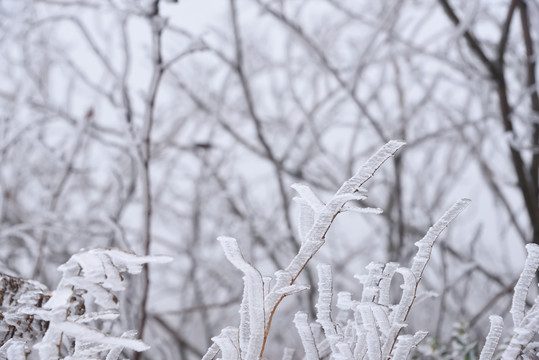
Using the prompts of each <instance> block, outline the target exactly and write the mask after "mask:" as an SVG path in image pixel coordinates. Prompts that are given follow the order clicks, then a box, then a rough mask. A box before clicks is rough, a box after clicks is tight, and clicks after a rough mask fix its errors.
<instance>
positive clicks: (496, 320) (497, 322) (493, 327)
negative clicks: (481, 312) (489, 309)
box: [479, 315, 503, 360]
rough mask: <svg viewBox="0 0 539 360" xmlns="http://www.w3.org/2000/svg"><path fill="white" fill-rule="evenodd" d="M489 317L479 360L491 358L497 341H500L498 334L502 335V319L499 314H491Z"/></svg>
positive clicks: (490, 359) (489, 359)
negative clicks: (486, 333)
mask: <svg viewBox="0 0 539 360" xmlns="http://www.w3.org/2000/svg"><path fill="white" fill-rule="evenodd" d="M489 319H490V331H489V332H488V335H487V340H486V342H485V346H483V350H481V355H480V356H479V360H492V357H493V356H494V351H496V347H497V346H498V342H499V341H500V336H502V331H503V319H502V318H501V316H498V315H491V316H490V317H489Z"/></svg>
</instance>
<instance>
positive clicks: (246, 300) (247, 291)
mask: <svg viewBox="0 0 539 360" xmlns="http://www.w3.org/2000/svg"><path fill="white" fill-rule="evenodd" d="M401 146H403V143H402V142H398V141H390V142H389V143H387V144H386V145H385V146H384V147H382V148H381V149H380V150H379V151H378V152H377V153H376V154H375V155H373V156H372V157H371V158H370V159H369V160H368V161H367V162H366V163H365V165H363V167H362V168H361V169H360V170H359V171H358V172H357V173H356V174H355V175H354V176H353V177H352V178H351V179H349V180H348V181H347V182H345V183H344V185H343V186H342V187H341V188H340V189H339V190H338V191H337V193H336V194H335V196H334V197H333V198H332V199H331V200H330V201H329V202H328V203H327V204H324V203H323V202H322V201H321V200H320V199H319V198H318V197H317V196H316V195H315V194H314V193H313V192H312V191H311V190H310V188H309V187H307V186H305V185H297V184H296V185H293V188H294V189H295V190H296V191H297V192H298V194H299V198H297V201H298V202H299V204H300V206H301V215H300V229H299V232H300V236H301V238H302V245H301V248H300V250H299V253H298V254H297V255H296V257H294V259H293V260H292V261H291V262H290V264H289V265H288V266H287V267H286V268H285V269H282V270H279V271H277V272H276V273H275V274H274V276H273V277H265V276H263V275H262V274H261V273H260V272H259V271H258V270H257V269H256V268H255V267H253V266H252V265H251V264H250V263H249V262H247V261H246V260H245V259H244V257H243V255H242V253H241V250H240V249H239V246H238V243H237V241H236V240H235V239H233V238H229V237H221V238H219V241H220V242H221V245H222V246H223V249H224V252H225V255H226V257H227V258H228V260H229V261H230V262H231V263H232V264H233V265H234V266H235V267H236V268H238V269H239V270H241V271H242V272H243V274H244V277H243V279H244V296H243V300H242V303H241V306H240V311H239V312H240V325H239V327H238V328H236V327H226V328H224V329H223V330H222V331H221V333H220V334H219V335H218V336H216V337H214V338H212V340H213V341H214V344H213V345H212V346H211V347H210V348H209V349H208V351H207V352H206V354H205V355H204V357H203V360H210V359H215V358H217V357H218V356H219V354H220V356H221V358H222V359H224V360H236V359H248V360H257V359H261V358H263V355H264V350H265V347H266V341H267V339H268V333H269V331H270V327H271V322H272V318H273V316H274V314H275V311H276V309H277V306H278V305H279V303H280V302H281V301H282V300H283V298H284V297H285V296H288V295H292V294H294V293H297V292H300V291H304V290H307V289H308V286H304V285H299V284H296V279H297V278H298V276H299V274H300V273H301V272H302V270H303V269H304V268H305V266H306V265H307V263H308V262H309V261H310V260H311V258H312V257H313V256H314V255H315V254H316V253H317V251H318V250H319V249H320V247H321V246H322V245H323V244H324V243H325V237H326V234H327V232H328V230H329V227H330V226H331V225H332V223H333V220H334V219H335V217H336V216H337V215H338V214H339V213H341V212H344V211H350V210H352V211H359V212H374V213H377V212H379V210H378V209H363V208H357V207H351V206H349V205H348V204H347V202H349V201H350V200H363V199H365V198H366V190H365V189H364V187H363V186H364V184H365V182H366V181H367V180H368V179H370V178H371V177H372V176H373V174H374V172H375V171H376V170H377V169H378V168H379V167H380V166H381V165H382V164H383V163H384V162H385V161H386V160H387V159H388V158H390V157H391V156H392V155H393V154H394V153H395V152H396V151H397V150H398V149H399V148H400V147H401ZM468 203H469V200H468V199H462V200H460V201H458V202H457V203H456V204H454V205H453V206H452V207H451V208H450V209H449V210H448V211H447V212H446V213H445V214H444V215H443V216H442V217H441V218H440V220H438V221H437V222H436V223H435V224H434V225H433V226H432V227H431V228H430V229H429V230H428V232H427V234H426V235H425V236H424V237H423V238H422V239H421V240H419V241H418V242H416V244H415V245H416V246H417V247H418V251H417V253H416V255H415V256H414V258H413V259H412V262H411V264H410V266H409V267H403V266H401V265H400V264H398V263H393V262H390V263H387V264H382V263H371V264H369V265H368V266H367V271H368V273H367V275H364V276H359V279H360V281H361V283H362V285H363V288H362V295H361V298H360V299H358V300H355V299H352V296H351V294H350V293H348V292H341V293H339V294H338V297H337V302H336V303H337V308H338V309H339V310H340V313H339V314H338V315H337V316H336V317H335V319H334V318H333V315H332V314H333V309H332V299H333V296H334V294H333V283H332V274H331V267H330V266H329V265H319V266H318V277H319V282H318V294H319V297H318V303H317V310H318V312H317V319H316V322H312V321H310V320H309V318H308V315H307V313H304V312H301V311H300V312H298V313H297V314H296V316H295V318H294V320H293V321H294V323H295V325H296V327H297V330H298V333H299V337H300V339H301V342H302V344H303V347H304V350H305V358H306V359H308V360H318V359H349V360H352V359H369V360H386V359H394V360H405V359H408V358H409V357H410V356H411V355H412V350H413V349H414V348H415V347H416V346H417V345H418V344H419V342H421V341H422V340H423V339H424V338H425V337H426V336H427V332H425V331H418V332H416V333H415V334H405V333H404V331H403V330H404V329H405V327H406V326H407V324H406V320H407V317H408V314H409V312H410V309H411V307H412V306H413V304H414V302H415V300H416V298H417V297H418V293H417V291H418V285H419V283H420V281H421V278H422V275H423V271H424V270H425V267H426V265H427V263H428V261H429V259H430V257H431V252H432V248H433V245H434V242H435V241H436V239H437V238H438V236H439V235H440V233H441V232H442V231H443V230H444V229H445V228H446V227H447V226H448V225H449V223H450V222H451V221H452V220H454V219H455V218H456V217H457V215H458V214H459V213H460V212H461V211H462V210H463V209H464V208H465V207H466V206H467V205H468ZM527 249H528V253H529V255H528V259H527V261H526V264H525V267H524V271H523V272H522V275H521V277H520V280H519V281H518V283H517V286H516V288H515V295H514V299H513V306H512V308H511V314H512V315H513V322H514V324H515V330H514V335H513V336H512V338H511V340H510V342H509V345H508V347H507V348H506V350H505V352H504V353H503V355H502V359H504V360H509V359H517V358H519V357H520V356H522V358H524V359H537V358H539V357H538V354H537V348H538V347H539V346H538V343H534V342H532V339H533V337H534V336H535V335H536V334H537V333H538V331H539V297H538V298H537V300H536V303H535V305H534V306H533V307H532V308H531V309H529V310H528V311H527V312H526V311H525V305H526V296H527V294H528V289H529V287H530V285H531V283H532V281H533V279H534V278H535V273H536V271H537V268H538V266H539V246H538V245H535V244H530V245H528V246H527ZM397 274H398V275H399V276H400V277H401V278H402V285H401V286H400V288H401V290H400V300H399V301H398V302H397V303H391V301H390V299H391V298H392V296H390V290H391V288H392V286H391V284H392V283H394V282H395V281H398V280H393V278H394V277H395V275H397ZM490 319H491V329H490V332H489V334H488V336H487V339H486V343H485V345H484V347H483V350H482V351H481V354H480V360H491V359H493V357H494V354H495V351H496V348H497V345H498V342H499V339H500V336H501V334H502V330H503V320H502V318H501V317H499V316H491V318H490ZM470 343H471V344H473V342H470ZM466 345H467V344H463V347H462V349H459V350H457V352H458V354H454V353H452V354H446V355H448V356H449V358H452V359H453V358H454V359H459V358H462V359H464V358H468V357H469V356H468V355H471V356H472V357H474V356H475V355H474V354H477V344H473V346H474V348H475V350H474V349H469V348H468V347H467V346H466ZM293 356H294V350H293V349H285V350H284V354H283V359H287V360H290V359H292V358H293Z"/></svg>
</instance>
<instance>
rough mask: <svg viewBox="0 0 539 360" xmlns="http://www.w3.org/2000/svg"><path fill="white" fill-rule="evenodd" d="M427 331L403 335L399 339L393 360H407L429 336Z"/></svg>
mask: <svg viewBox="0 0 539 360" xmlns="http://www.w3.org/2000/svg"><path fill="white" fill-rule="evenodd" d="M427 334H428V333H427V332H426V331H418V332H416V333H415V334H414V335H413V336H412V335H401V336H399V337H398V339H397V345H395V350H394V354H393V357H392V360H406V359H408V356H409V355H410V352H411V351H412V350H413V349H414V348H415V347H416V346H417V344H419V343H420V342H421V341H423V339H424V338H425V337H426V336H427Z"/></svg>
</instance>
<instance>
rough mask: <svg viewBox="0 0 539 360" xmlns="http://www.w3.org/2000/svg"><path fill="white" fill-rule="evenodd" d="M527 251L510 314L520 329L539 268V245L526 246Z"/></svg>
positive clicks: (514, 323)
mask: <svg viewBox="0 0 539 360" xmlns="http://www.w3.org/2000/svg"><path fill="white" fill-rule="evenodd" d="M526 250H527V251H528V256H527V257H526V262H525V263H524V269H523V270H522V273H521V274H520V277H519V278H518V282H517V284H516V285H515V294H514V295H513V302H512V304H511V311H510V312H511V315H512V316H513V325H514V326H515V327H519V326H520V324H521V323H522V320H523V319H524V310H525V307H526V297H527V296H528V290H529V289H530V286H531V284H532V281H533V279H534V278H535V273H536V272H537V268H538V267H539V245H537V244H528V245H526Z"/></svg>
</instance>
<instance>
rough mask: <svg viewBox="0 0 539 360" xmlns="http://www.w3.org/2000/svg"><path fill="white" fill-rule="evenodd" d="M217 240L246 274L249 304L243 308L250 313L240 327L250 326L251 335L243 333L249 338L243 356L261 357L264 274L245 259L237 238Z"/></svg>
mask: <svg viewBox="0 0 539 360" xmlns="http://www.w3.org/2000/svg"><path fill="white" fill-rule="evenodd" d="M217 240H219V242H220V243H221V246H222V247H223V250H224V252H225V256H226V257H227V259H228V261H230V263H231V264H232V265H234V266H235V267H236V268H237V269H238V270H240V271H242V272H243V274H244V275H245V276H244V286H245V295H246V296H245V298H246V299H245V298H244V301H246V302H247V306H245V305H244V306H242V309H244V307H246V310H247V309H248V314H244V316H242V318H241V321H242V323H241V324H240V329H242V331H244V332H245V331H246V329H247V326H248V328H249V336H247V335H242V339H247V338H248V339H249V345H248V346H247V347H246V348H247V352H246V354H245V355H243V354H242V357H241V358H242V359H247V360H256V359H258V357H259V354H260V349H261V348H262V344H263V342H264V329H265V326H264V325H265V323H266V321H265V316H264V282H263V279H262V275H261V274H260V272H259V271H258V270H257V269H256V268H255V267H254V266H252V265H251V264H249V263H248V262H247V261H245V259H244V257H243V255H242V253H241V251H240V248H239V246H238V242H237V241H236V239H234V238H231V237H224V236H221V237H219V238H218V239H217ZM247 315H248V316H247ZM247 322H248V325H247ZM240 349H244V346H243V345H240Z"/></svg>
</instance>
